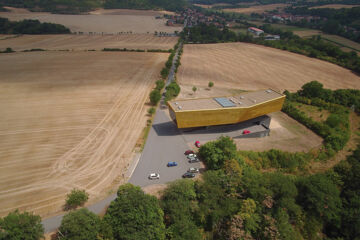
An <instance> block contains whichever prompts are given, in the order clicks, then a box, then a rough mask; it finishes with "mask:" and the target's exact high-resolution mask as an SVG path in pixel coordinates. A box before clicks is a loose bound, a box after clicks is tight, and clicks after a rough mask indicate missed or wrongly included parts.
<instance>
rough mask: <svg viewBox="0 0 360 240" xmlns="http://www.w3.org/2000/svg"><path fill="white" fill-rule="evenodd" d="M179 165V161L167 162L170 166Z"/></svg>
mask: <svg viewBox="0 0 360 240" xmlns="http://www.w3.org/2000/svg"><path fill="white" fill-rule="evenodd" d="M177 165H178V164H177V162H168V164H167V166H168V167H176V166H177Z"/></svg>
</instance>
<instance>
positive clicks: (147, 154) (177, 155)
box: [129, 109, 201, 187]
mask: <svg viewBox="0 0 360 240" xmlns="http://www.w3.org/2000/svg"><path fill="white" fill-rule="evenodd" d="M165 111H167V109H164V110H160V109H159V110H158V111H157V113H156V116H155V118H154V123H153V127H152V128H151V130H150V133H149V136H148V139H147V141H146V144H145V148H144V151H143V153H142V155H141V158H140V160H139V163H138V165H137V166H136V168H135V170H134V172H133V174H132V176H131V178H130V180H129V182H130V183H132V184H134V185H138V186H141V187H144V186H148V185H151V184H159V183H167V182H171V181H174V180H176V179H179V178H181V176H182V175H183V174H184V173H185V172H186V171H187V170H188V169H189V168H190V167H196V168H200V167H201V164H200V163H189V162H188V160H187V158H186V156H185V155H184V152H185V151H186V150H188V149H189V147H188V144H187V141H186V140H185V138H184V136H183V135H182V134H181V133H180V131H179V130H178V129H177V127H176V125H175V124H174V123H173V122H172V121H171V120H170V118H169V117H168V116H167V114H166V113H165ZM168 162H177V163H178V165H177V166H174V167H167V163H168ZM150 173H158V174H160V179H158V180H150V179H148V176H149V174H150Z"/></svg>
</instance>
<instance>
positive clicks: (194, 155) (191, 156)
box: [186, 153, 197, 159]
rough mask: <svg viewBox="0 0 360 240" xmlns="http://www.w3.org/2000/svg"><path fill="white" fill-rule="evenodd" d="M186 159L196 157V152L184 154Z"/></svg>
mask: <svg viewBox="0 0 360 240" xmlns="http://www.w3.org/2000/svg"><path fill="white" fill-rule="evenodd" d="M186 157H187V158H188V159H191V158H197V156H196V154H194V153H190V154H189V155H187V156H186Z"/></svg>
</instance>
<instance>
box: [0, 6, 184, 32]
mask: <svg viewBox="0 0 360 240" xmlns="http://www.w3.org/2000/svg"><path fill="white" fill-rule="evenodd" d="M161 14H163V13H162V12H156V11H140V10H116V11H107V10H98V11H96V12H92V14H88V15H65V14H51V13H40V12H28V11H26V10H21V9H20V10H19V9H15V10H14V11H13V12H1V13H0V17H5V18H9V19H10V20H16V21H18V20H23V19H38V20H39V21H41V22H50V23H58V24H63V25H65V26H66V27H68V28H70V30H71V31H72V32H97V33H101V32H104V33H118V32H128V31H132V32H133V33H147V32H150V33H154V32H155V31H158V32H169V33H173V32H174V31H181V29H182V28H181V27H169V26H166V25H165V23H166V19H155V16H156V15H161Z"/></svg>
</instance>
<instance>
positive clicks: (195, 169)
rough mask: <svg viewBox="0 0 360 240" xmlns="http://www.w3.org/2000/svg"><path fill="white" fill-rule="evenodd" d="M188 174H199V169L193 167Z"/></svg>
mask: <svg viewBox="0 0 360 240" xmlns="http://www.w3.org/2000/svg"><path fill="white" fill-rule="evenodd" d="M188 172H189V173H198V172H199V169H198V168H194V167H192V168H189V170H188Z"/></svg>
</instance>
